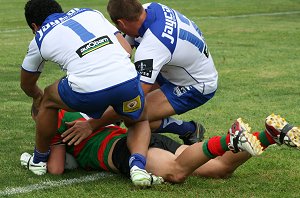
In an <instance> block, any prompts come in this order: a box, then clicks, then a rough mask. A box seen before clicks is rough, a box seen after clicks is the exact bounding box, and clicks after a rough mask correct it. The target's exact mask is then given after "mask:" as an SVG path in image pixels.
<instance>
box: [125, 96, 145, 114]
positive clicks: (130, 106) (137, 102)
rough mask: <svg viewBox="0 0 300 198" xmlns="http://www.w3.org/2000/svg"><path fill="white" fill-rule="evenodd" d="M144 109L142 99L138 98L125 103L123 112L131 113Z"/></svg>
mask: <svg viewBox="0 0 300 198" xmlns="http://www.w3.org/2000/svg"><path fill="white" fill-rule="evenodd" d="M141 108H142V102H141V97H140V96H137V97H136V98H134V99H132V100H129V101H126V102H123V112H125V113H131V112H134V111H137V110H139V109H141Z"/></svg>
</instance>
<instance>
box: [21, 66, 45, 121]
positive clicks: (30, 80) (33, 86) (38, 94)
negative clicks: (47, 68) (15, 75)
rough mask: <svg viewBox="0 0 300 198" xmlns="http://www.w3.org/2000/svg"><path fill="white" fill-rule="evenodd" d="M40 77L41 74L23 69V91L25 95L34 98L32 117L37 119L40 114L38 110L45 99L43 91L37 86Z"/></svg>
mask: <svg viewBox="0 0 300 198" xmlns="http://www.w3.org/2000/svg"><path fill="white" fill-rule="evenodd" d="M39 77H40V73H38V72H35V73H32V72H28V71H26V70H24V69H21V83H20V86H21V89H22V90H23V91H24V93H25V94H26V95H27V96H29V97H31V98H32V108H31V112H32V117H33V118H34V119H35V116H36V115H37V113H38V109H39V106H40V103H41V100H42V97H43V91H42V90H41V89H40V88H39V86H38V85H37V80H38V79H39Z"/></svg>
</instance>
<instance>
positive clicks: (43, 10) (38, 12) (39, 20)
mask: <svg viewBox="0 0 300 198" xmlns="http://www.w3.org/2000/svg"><path fill="white" fill-rule="evenodd" d="M24 9H25V18H26V21H27V24H28V26H29V27H30V28H31V29H33V24H35V25H37V26H41V25H42V24H43V22H44V21H45V19H46V18H47V17H48V16H49V15H51V14H53V13H62V12H63V11H62V8H61V6H60V5H59V4H58V3H57V2H56V1H54V0H29V1H28V2H27V3H26V5H25V8H24Z"/></svg>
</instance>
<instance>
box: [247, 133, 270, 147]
mask: <svg viewBox="0 0 300 198" xmlns="http://www.w3.org/2000/svg"><path fill="white" fill-rule="evenodd" d="M252 134H253V135H254V136H256V137H257V139H258V140H259V141H260V142H261V146H262V147H263V149H266V148H267V147H268V146H270V145H271V144H275V143H276V142H275V141H274V139H273V138H272V136H271V135H270V134H269V133H268V132H266V131H263V132H254V133H252Z"/></svg>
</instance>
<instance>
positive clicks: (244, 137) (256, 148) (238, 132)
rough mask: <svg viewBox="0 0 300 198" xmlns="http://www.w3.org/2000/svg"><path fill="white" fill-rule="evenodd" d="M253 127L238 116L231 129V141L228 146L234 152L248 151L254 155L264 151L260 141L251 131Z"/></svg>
mask: <svg viewBox="0 0 300 198" xmlns="http://www.w3.org/2000/svg"><path fill="white" fill-rule="evenodd" d="M250 130H251V128H250V127H249V125H248V124H245V123H244V122H243V121H242V119H241V118H238V119H237V120H236V121H235V122H234V123H233V125H232V126H231V128H230V129H229V131H228V132H229V134H230V143H229V145H228V148H229V149H230V150H231V151H233V152H234V153H237V152H240V151H247V152H248V153H250V154H251V155H252V156H258V155H260V154H261V153H262V152H263V147H262V146H261V143H260V141H259V140H258V139H257V138H256V137H255V136H254V135H252V134H251V133H250Z"/></svg>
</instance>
